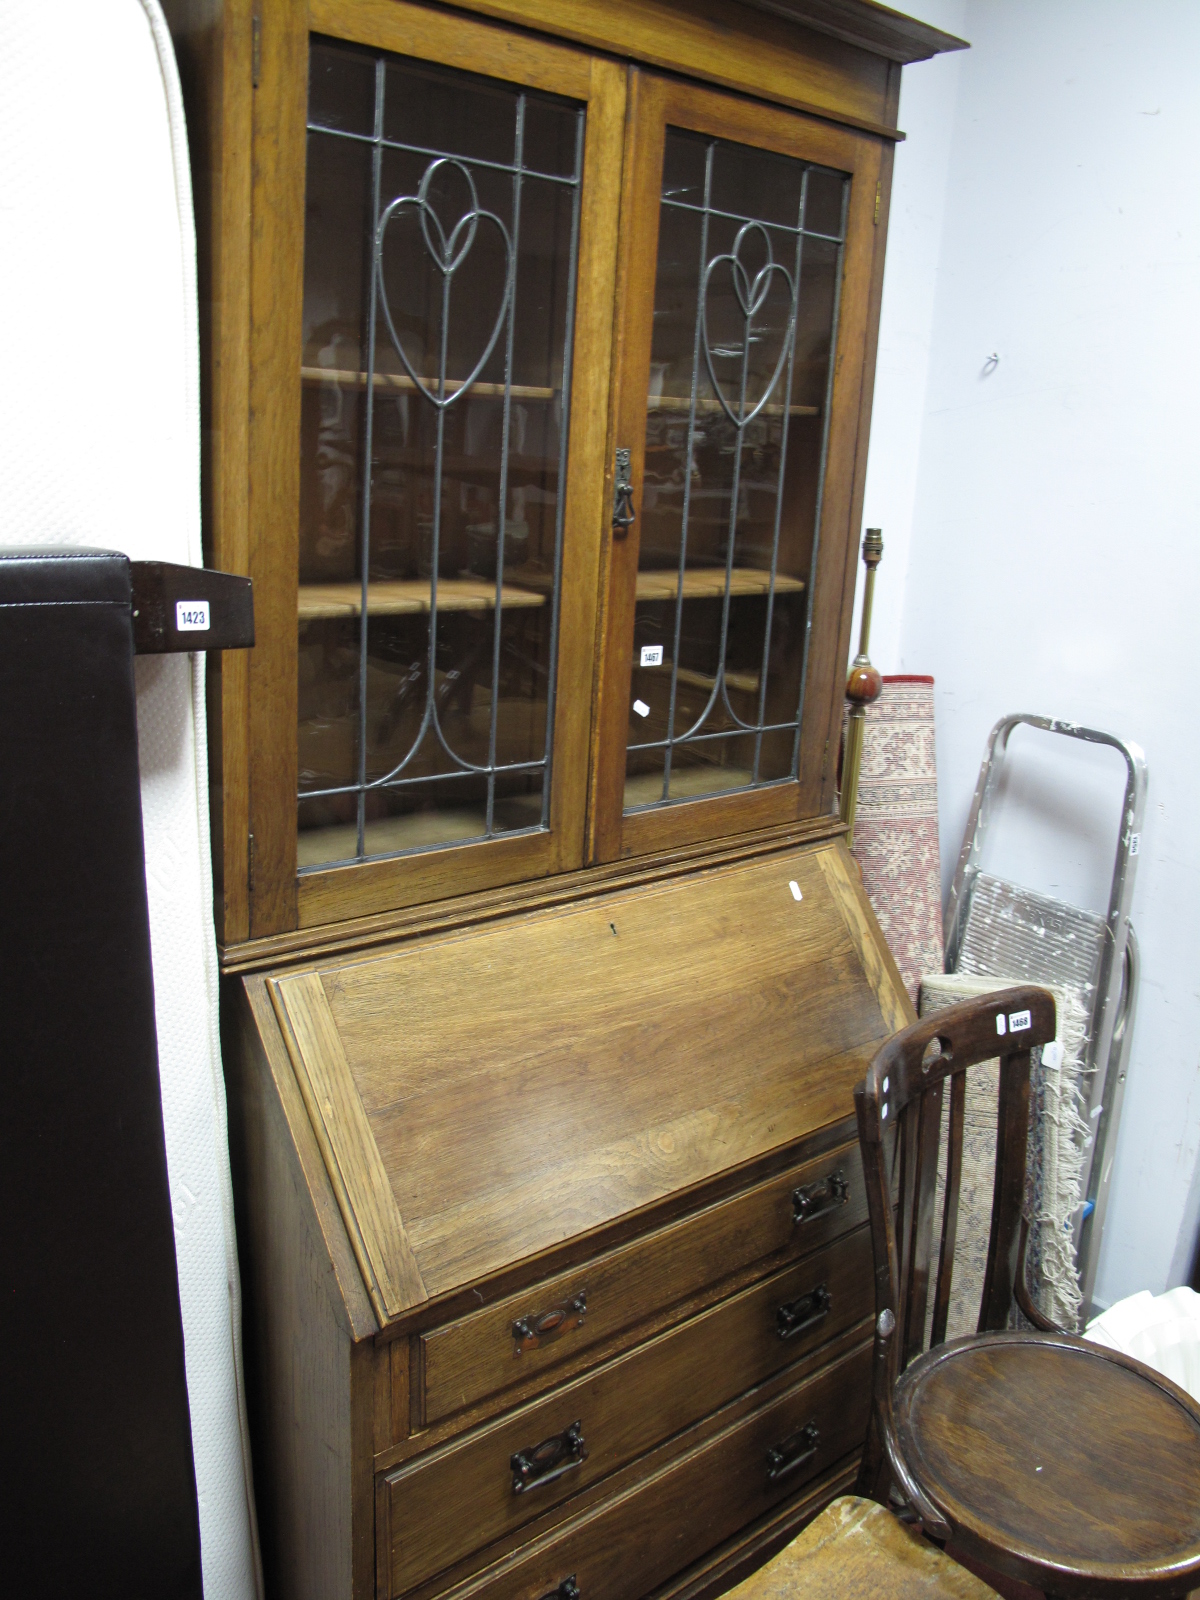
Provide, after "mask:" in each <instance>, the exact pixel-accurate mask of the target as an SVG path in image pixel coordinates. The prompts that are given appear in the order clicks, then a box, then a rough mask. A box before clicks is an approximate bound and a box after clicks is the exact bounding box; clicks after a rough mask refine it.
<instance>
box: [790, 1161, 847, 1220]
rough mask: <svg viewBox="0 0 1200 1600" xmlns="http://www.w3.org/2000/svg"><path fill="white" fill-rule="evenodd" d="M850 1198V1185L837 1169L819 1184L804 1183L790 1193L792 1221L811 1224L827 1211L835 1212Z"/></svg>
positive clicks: (839, 1168) (842, 1173)
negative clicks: (815, 1218)
mask: <svg viewBox="0 0 1200 1600" xmlns="http://www.w3.org/2000/svg"><path fill="white" fill-rule="evenodd" d="M849 1198H850V1185H849V1184H848V1183H847V1181H846V1174H845V1173H844V1172H843V1171H842V1169H841V1167H838V1168H837V1170H836V1171H835V1172H831V1173H830V1174H829V1176H828V1177H827V1178H823V1179H822V1180H821V1182H820V1183H804V1184H801V1185H800V1187H799V1188H798V1189H795V1190H793V1191H792V1221H793V1222H794V1223H796V1222H811V1221H812V1220H813V1218H814V1217H823V1216H824V1215H825V1213H826V1212H827V1211H836V1210H837V1208H838V1207H839V1206H844V1205H845V1204H846V1201H847V1200H849Z"/></svg>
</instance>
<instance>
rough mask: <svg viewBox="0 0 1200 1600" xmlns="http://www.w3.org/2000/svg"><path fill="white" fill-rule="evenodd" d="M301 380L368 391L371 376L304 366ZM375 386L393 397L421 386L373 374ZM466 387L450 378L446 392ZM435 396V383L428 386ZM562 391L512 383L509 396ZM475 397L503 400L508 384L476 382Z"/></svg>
mask: <svg viewBox="0 0 1200 1600" xmlns="http://www.w3.org/2000/svg"><path fill="white" fill-rule="evenodd" d="M300 381H301V382H302V383H336V384H340V385H341V386H342V387H343V388H349V389H365V388H366V386H367V375H366V373H365V372H353V371H350V370H349V369H347V368H343V367H301V368H300ZM371 384H372V387H373V388H375V389H383V390H388V391H390V392H391V393H393V394H416V393H417V387H418V386H417V384H416V383H415V382H414V381H413V379H412V378H410V377H409V376H408V374H407V373H406V372H375V373H372V375H371ZM462 387H463V385H462V383H461V382H460V381H459V380H458V379H456V378H450V379H447V382H446V393H447V394H448V395H449V394H457V393H458V391H459V390H460V389H461V388H462ZM426 388H427V389H428V390H429V391H430V392H431V393H432V391H433V388H434V384H433V383H432V382H430V383H428V384H426ZM559 392H560V391H559V390H557V389H552V388H548V387H546V386H545V385H543V384H536V383H511V384H509V386H508V393H509V395H510V397H511V398H512V399H513V400H554V399H556V398H557V397H558V395H559ZM471 395H472V397H474V396H476V395H479V396H481V397H487V398H490V399H497V398H499V399H503V397H504V385H503V384H502V383H479V382H476V383H473V384H472V385H471Z"/></svg>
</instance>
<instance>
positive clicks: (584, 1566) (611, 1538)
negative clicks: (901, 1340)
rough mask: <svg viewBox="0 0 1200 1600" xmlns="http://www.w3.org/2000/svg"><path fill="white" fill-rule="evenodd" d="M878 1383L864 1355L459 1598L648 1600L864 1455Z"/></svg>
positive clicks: (866, 1349)
mask: <svg viewBox="0 0 1200 1600" xmlns="http://www.w3.org/2000/svg"><path fill="white" fill-rule="evenodd" d="M870 1382H871V1347H870V1345H861V1346H860V1347H859V1348H858V1349H857V1350H854V1351H852V1352H851V1353H850V1354H849V1355H848V1356H844V1357H843V1358H842V1359H841V1360H840V1361H838V1362H836V1363H835V1364H834V1365H833V1366H831V1367H826V1368H825V1369H824V1370H823V1371H821V1372H819V1373H818V1374H817V1375H816V1376H815V1377H812V1378H809V1379H807V1380H806V1381H804V1382H803V1383H800V1384H798V1385H797V1386H796V1387H795V1388H793V1389H791V1390H789V1391H788V1392H787V1393H786V1394H784V1395H783V1396H782V1397H781V1398H779V1399H778V1400H775V1401H773V1402H772V1403H771V1404H769V1405H766V1406H764V1407H763V1408H762V1409H761V1410H759V1411H756V1412H753V1413H751V1415H750V1416H749V1417H747V1418H745V1419H744V1420H742V1421H741V1422H739V1423H737V1424H736V1425H734V1426H733V1427H731V1428H729V1429H728V1430H726V1431H725V1432H723V1433H720V1434H718V1435H717V1436H716V1437H715V1438H713V1439H710V1440H708V1441H707V1442H706V1443H705V1444H703V1445H702V1446H700V1447H699V1448H698V1449H696V1450H694V1451H691V1452H690V1453H688V1454H687V1455H685V1456H684V1457H682V1459H679V1460H677V1461H675V1462H674V1463H672V1464H671V1465H670V1466H669V1467H667V1468H665V1469H664V1470H663V1471H662V1472H659V1473H657V1474H655V1475H654V1476H653V1477H651V1478H650V1479H649V1480H647V1481H646V1482H644V1483H641V1484H639V1485H638V1486H637V1487H636V1488H633V1489H630V1490H629V1491H628V1492H626V1493H624V1494H621V1495H618V1496H617V1497H616V1498H615V1499H613V1500H609V1501H606V1502H605V1503H603V1504H602V1505H600V1506H598V1507H597V1508H596V1509H595V1510H594V1511H592V1512H590V1513H586V1514H585V1515H584V1516H583V1517H581V1518H580V1519H579V1520H578V1521H576V1522H573V1523H569V1524H567V1525H566V1526H565V1527H564V1528H563V1529H562V1530H561V1531H560V1532H556V1533H554V1534H551V1535H549V1536H548V1537H547V1538H545V1539H543V1540H541V1541H539V1542H538V1544H537V1546H536V1547H534V1548H531V1549H530V1551H529V1553H528V1554H527V1555H526V1556H524V1557H523V1558H521V1559H519V1560H518V1561H516V1562H515V1563H514V1564H513V1565H512V1566H510V1567H508V1568H507V1570H505V1571H503V1572H501V1573H495V1572H494V1570H493V1575H491V1576H490V1577H489V1575H488V1574H487V1573H481V1574H479V1576H478V1577H476V1578H474V1579H472V1580H470V1581H468V1582H467V1583H465V1584H463V1585H462V1586H461V1587H460V1588H457V1589H455V1590H453V1591H451V1593H452V1595H453V1597H454V1600H475V1597H477V1596H478V1597H479V1600H555V1596H556V1595H559V1594H565V1593H570V1590H569V1589H568V1590H566V1591H563V1590H561V1589H560V1585H562V1584H564V1583H565V1582H566V1581H567V1580H568V1579H574V1583H575V1586H576V1588H577V1590H578V1600H639V1597H640V1596H642V1595H644V1594H646V1593H648V1592H649V1591H650V1590H652V1589H654V1588H656V1587H657V1586H658V1585H659V1584H661V1583H665V1582H666V1581H667V1579H669V1578H671V1577H673V1576H674V1575H675V1574H676V1573H678V1572H681V1571H682V1570H683V1569H684V1568H685V1567H687V1566H689V1565H690V1564H691V1563H692V1562H693V1561H696V1560H698V1559H699V1558H700V1557H701V1556H702V1555H704V1554H705V1553H706V1552H707V1551H709V1550H712V1549H714V1548H715V1547H716V1546H717V1545H719V1544H722V1543H723V1542H724V1541H725V1540H726V1539H729V1538H732V1537H733V1535H734V1534H736V1533H737V1532H738V1531H739V1530H740V1529H742V1528H744V1527H745V1526H746V1525H747V1524H748V1523H751V1522H753V1521H755V1520H756V1519H757V1518H758V1517H761V1516H763V1515H765V1514H766V1513H767V1512H768V1511H770V1510H771V1509H772V1507H774V1506H776V1505H778V1504H779V1503H780V1502H781V1501H783V1500H785V1499H787V1498H789V1497H790V1496H793V1495H795V1494H796V1492H797V1491H798V1490H801V1489H803V1487H804V1485H805V1484H807V1483H812V1482H813V1481H814V1480H815V1479H817V1478H819V1477H820V1476H821V1475H822V1474H824V1473H826V1472H828V1471H829V1469H830V1468H831V1467H833V1466H835V1465H836V1464H837V1463H838V1462H840V1461H841V1460H843V1459H844V1458H845V1457H846V1456H848V1455H851V1453H852V1452H854V1451H856V1450H857V1449H858V1448H859V1446H860V1445H861V1442H862V1439H863V1436H864V1434H865V1432H866V1426H867V1409H868V1401H869V1396H870Z"/></svg>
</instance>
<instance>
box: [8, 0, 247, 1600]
mask: <svg viewBox="0 0 1200 1600" xmlns="http://www.w3.org/2000/svg"><path fill="white" fill-rule="evenodd" d="M195 273H196V269H195V239H194V232H193V224H192V204H191V186H190V178H189V174H188V164H187V143H186V138H185V131H184V123H183V110H182V100H181V96H180V91H179V81H178V76H177V73H176V68H175V60H174V55H173V53H172V50H171V43H170V38H169V35H168V33H167V29H166V25H165V23H164V21H163V17H162V13H161V11H160V9H159V6H158V4H157V0H55V3H54V4H53V5H50V4H48V3H47V0H0V306H2V307H3V328H4V335H3V357H2V361H3V374H4V377H3V383H2V384H0V542H2V543H4V544H6V545H13V544H56V545H94V546H98V547H101V548H106V549H116V550H123V551H125V552H126V553H127V554H129V555H130V556H133V557H141V558H149V557H155V558H159V559H162V560H167V561H178V562H189V563H193V564H197V563H199V562H200V560H201V551H200V503H199V428H200V422H199V373H198V354H197V331H196V281H195ZM137 687H138V738H139V746H140V765H141V776H142V810H143V820H144V827H145V838H146V882H147V889H148V895H149V905H150V933H151V942H152V947H153V960H154V989H155V1011H156V1018H157V1027H158V1049H159V1070H160V1076H161V1082H162V1101H163V1122H164V1126H165V1130H166V1145H167V1165H168V1169H169V1174H170V1184H171V1204H172V1210H173V1213H174V1224H175V1247H176V1256H177V1260H178V1264H179V1287H180V1300H181V1305H182V1311H183V1329H184V1342H185V1353H186V1361H187V1378H188V1394H189V1399H190V1406H191V1421H192V1440H193V1448H194V1453H195V1461H196V1480H197V1485H198V1490H199V1500H200V1533H201V1546H202V1554H203V1565H204V1588H205V1595H206V1597H207V1600H250V1597H251V1596H253V1595H254V1594H255V1593H256V1592H257V1591H258V1589H259V1588H260V1584H259V1580H258V1577H257V1571H258V1563H257V1557H256V1551H255V1541H254V1532H253V1513H252V1501H251V1496H250V1492H249V1487H248V1485H249V1477H248V1467H249V1453H248V1446H247V1444H246V1434H245V1426H244V1404H243V1401H242V1392H241V1371H240V1365H241V1354H240V1350H241V1327H240V1324H241V1308H240V1302H239V1288H238V1275H237V1258H236V1249H235V1242H234V1233H233V1211H232V1203H231V1194H230V1182H229V1156H228V1147H227V1142H226V1110H225V1090H224V1082H223V1079H222V1076H221V1063H220V1053H219V1040H218V1032H217V966H216V950H215V945H214V942H213V931H212V876H211V868H210V861H209V842H208V841H209V835H208V796H207V784H208V774H207V760H206V753H205V721H204V657H203V656H202V655H200V656H194V657H189V656H167V657H160V658H157V659H153V660H142V661H139V662H138V663H137ZM80 799H81V802H83V801H85V800H86V797H85V796H81V797H80ZM73 1313H74V1315H75V1316H76V1317H77V1318H80V1319H82V1321H81V1324H80V1325H81V1326H86V1318H87V1307H86V1306H78V1307H74V1308H73Z"/></svg>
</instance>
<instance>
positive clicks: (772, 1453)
mask: <svg viewBox="0 0 1200 1600" xmlns="http://www.w3.org/2000/svg"><path fill="white" fill-rule="evenodd" d="M820 1443H821V1430H820V1429H819V1428H818V1427H817V1425H816V1423H815V1422H806V1423H805V1425H804V1426H803V1427H802V1428H801V1429H800V1431H799V1433H793V1434H791V1435H790V1436H789V1437H788V1438H786V1439H785V1440H784V1441H783V1443H782V1444H777V1445H776V1446H775V1448H774V1449H773V1450H768V1451H767V1477H768V1479H769V1480H770V1481H771V1482H772V1483H778V1481H779V1479H780V1478H786V1477H787V1475H788V1474H789V1473H790V1472H795V1470H796V1468H797V1467H802V1466H803V1465H804V1463H805V1462H806V1461H811V1460H812V1458H813V1457H814V1456H815V1455H816V1453H817V1449H818V1447H819V1445H820Z"/></svg>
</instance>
